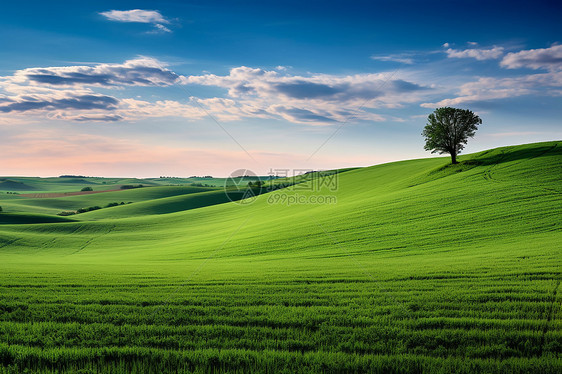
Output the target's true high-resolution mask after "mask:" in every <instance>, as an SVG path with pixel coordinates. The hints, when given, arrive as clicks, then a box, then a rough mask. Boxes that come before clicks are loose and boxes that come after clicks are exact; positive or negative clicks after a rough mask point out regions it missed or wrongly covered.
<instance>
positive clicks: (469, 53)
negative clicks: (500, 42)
mask: <svg viewBox="0 0 562 374" xmlns="http://www.w3.org/2000/svg"><path fill="white" fill-rule="evenodd" d="M446 44H448V43H446ZM444 46H445V45H444ZM445 47H447V46H445ZM503 50H504V48H503V47H493V48H490V49H484V48H482V49H477V48H471V49H465V50H458V49H452V48H448V49H447V50H446V51H445V53H447V57H449V58H475V59H477V60H479V61H482V60H491V59H496V58H500V57H501V56H502V55H503Z"/></svg>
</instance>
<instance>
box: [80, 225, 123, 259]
mask: <svg viewBox="0 0 562 374" xmlns="http://www.w3.org/2000/svg"><path fill="white" fill-rule="evenodd" d="M116 227H117V225H115V224H113V225H111V227H110V228H109V230H107V231H106V232H104V233H103V234H100V235H96V236H94V237H92V238H90V239H88V240H87V241H86V243H84V244H83V245H82V246H81V247H80V248H78V249H77V250H76V251H74V252H72V253H71V254H69V256H71V255H74V254H76V253H79V252H81V251H83V250H84V249H85V248H86V247H87V246H89V245H90V244H92V242H93V241H94V240H96V239H98V238H101V237H102V236H104V235H107V234H109V233H110V232H112V231H113V230H114V229H115V228H116Z"/></svg>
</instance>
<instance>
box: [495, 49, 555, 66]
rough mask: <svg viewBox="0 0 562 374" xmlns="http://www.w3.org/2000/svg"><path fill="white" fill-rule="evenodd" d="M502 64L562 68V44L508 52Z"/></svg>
mask: <svg viewBox="0 0 562 374" xmlns="http://www.w3.org/2000/svg"><path fill="white" fill-rule="evenodd" d="M500 66H502V67H504V68H507V69H517V68H530V69H535V70H536V69H547V70H552V71H554V70H562V45H553V46H552V47H550V48H540V49H529V50H523V51H519V52H514V53H508V54H507V55H506V56H505V57H504V58H503V59H502V61H501V62H500Z"/></svg>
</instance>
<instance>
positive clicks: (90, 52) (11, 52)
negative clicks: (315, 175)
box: [0, 1, 562, 177]
mask: <svg viewBox="0 0 562 374" xmlns="http://www.w3.org/2000/svg"><path fill="white" fill-rule="evenodd" d="M561 10H562V9H561V6H560V4H559V2H555V1H550V2H540V1H539V2H533V3H529V2H517V1H515V2H510V4H509V6H506V5H505V2H493V1H492V2H490V1H486V2H478V1H439V2H438V1H435V2H433V1H369V2H355V1H346V2H329V1H310V2H302V1H301V2H296V1H295V2H292V1H288V2H287V1H285V2H277V3H271V4H270V3H269V2H250V1H236V2H233V1H213V2H209V1H197V2H185V1H182V2H179V1H178V2H175V1H161V2H142V1H135V2H127V1H112V2H103V1H97V2H95V3H94V2H92V3H89V4H79V3H78V2H63V1H57V2H51V3H46V2H33V1H31V2H25V3H22V2H10V3H8V4H3V10H2V12H0V25H1V27H0V131H1V132H2V139H3V140H4V142H3V143H4V144H3V146H4V152H3V153H4V155H7V156H4V163H3V165H2V167H1V168H0V174H2V175H40V176H49V175H59V174H69V173H76V174H86V175H100V176H144V177H147V176H159V175H176V176H188V175H202V174H205V175H206V174H212V175H217V176H220V175H228V174H229V173H230V172H231V171H233V170H235V169H239V168H250V169H252V170H254V171H255V172H256V173H257V174H266V173H267V171H268V170H270V169H303V168H307V169H308V168H310V169H328V168H336V167H348V166H366V165H372V164H376V163H381V162H386V161H392V160H401V159H408V158H418V157H428V156H430V154H429V153H428V152H425V151H424V150H423V138H422V137H421V136H420V133H421V130H422V129H423V126H424V124H425V119H426V118H427V115H428V114H429V113H431V112H432V111H433V110H434V109H435V108H436V107H440V106H454V107H459V108H467V109H471V110H473V111H475V112H476V113H477V114H479V115H480V116H481V118H482V119H483V125H482V126H481V128H480V130H479V131H478V132H477V134H476V137H475V138H474V139H472V140H471V141H469V144H468V146H467V147H466V150H465V152H472V151H478V150H482V149H486V148H490V147H495V146H502V145H509V144H520V143H527V142H533V141H542V140H555V139H561V138H562V126H561V125H562V124H561V121H560V118H562V105H560V102H561V95H562V46H561V44H560V43H561V42H562V40H561V39H562V27H561V23H560V14H561V13H562V12H561Z"/></svg>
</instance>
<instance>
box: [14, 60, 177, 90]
mask: <svg viewBox="0 0 562 374" xmlns="http://www.w3.org/2000/svg"><path fill="white" fill-rule="evenodd" d="M164 65H165V64H163V63H162V62H160V61H158V60H156V59H153V58H148V57H140V58H136V59H133V60H128V61H125V62H124V63H122V64H98V65H95V66H62V67H47V68H29V69H23V70H19V71H17V72H16V73H15V74H14V77H13V78H12V79H11V81H12V82H14V83H17V84H22V83H26V82H29V83H36V84H41V85H50V86H107V87H116V86H169V85H172V84H174V83H176V82H177V81H179V79H180V77H179V76H178V75H177V74H175V73H174V72H172V71H171V70H168V69H166V68H165V67H163V66H164Z"/></svg>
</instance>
